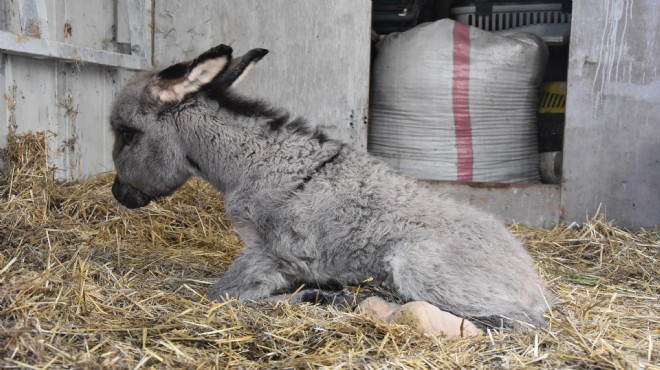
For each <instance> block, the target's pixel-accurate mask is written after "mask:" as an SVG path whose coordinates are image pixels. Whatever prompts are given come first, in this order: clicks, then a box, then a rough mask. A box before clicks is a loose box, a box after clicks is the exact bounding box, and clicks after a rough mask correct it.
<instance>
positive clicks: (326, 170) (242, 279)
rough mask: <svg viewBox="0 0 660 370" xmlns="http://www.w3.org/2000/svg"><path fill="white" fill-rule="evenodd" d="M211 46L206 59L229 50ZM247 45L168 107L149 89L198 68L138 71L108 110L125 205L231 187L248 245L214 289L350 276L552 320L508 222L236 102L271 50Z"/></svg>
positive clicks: (227, 291)
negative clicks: (240, 81)
mask: <svg viewBox="0 0 660 370" xmlns="http://www.w3.org/2000/svg"><path fill="white" fill-rule="evenodd" d="M216 49H217V48H216ZM216 49H212V50H211V51H209V52H208V53H210V54H208V55H206V56H204V55H203V56H201V57H200V58H203V57H204V58H212V57H218V55H220V56H222V55H229V54H230V53H231V49H230V48H228V47H224V46H223V48H221V50H216ZM214 50H215V51H214ZM253 52H254V51H253ZM251 53H252V52H251ZM253 54H256V56H252V57H251V58H252V59H253V60H249V59H248V57H250V53H248V54H246V56H244V57H243V58H238V59H235V60H232V61H231V63H228V66H227V67H226V68H225V69H223V70H222V71H221V72H220V73H219V75H218V76H217V77H215V80H214V82H212V83H209V84H207V85H205V86H204V87H203V88H201V89H200V90H199V91H196V92H194V93H187V94H186V95H185V96H182V97H181V99H180V100H179V101H176V102H174V103H172V102H166V103H162V102H161V101H159V99H158V97H157V94H155V93H154V89H155V88H156V89H157V88H158V87H159V86H160V87H162V86H166V85H167V84H175V83H177V77H180V78H185V75H182V76H183V77H181V76H178V75H177V74H178V73H190V69H191V67H190V66H191V65H194V64H200V63H197V62H196V61H195V62H192V63H190V64H188V66H189V67H188V69H187V70H186V69H185V68H181V67H177V68H178V69H177V68H173V67H171V70H170V71H168V72H167V73H163V72H161V74H158V73H157V72H142V73H139V74H137V75H136V76H135V77H133V78H132V79H131V80H130V81H129V82H128V83H127V85H126V86H125V87H124V88H123V90H122V91H121V92H120V93H119V95H118V96H117V97H116V100H115V103H114V107H113V111H112V117H111V123H112V128H113V131H114V133H115V136H116V141H115V148H114V152H113V155H114V161H115V166H116V169H117V178H116V182H115V185H114V186H113V193H114V194H115V197H116V198H117V199H118V200H119V201H120V202H121V203H122V204H125V205H127V206H129V207H139V206H143V205H145V204H146V203H148V202H149V200H151V199H153V198H156V197H161V196H165V195H168V194H170V193H172V192H173V191H175V190H176V189H177V188H179V187H180V186H181V185H182V184H183V183H184V182H185V181H186V180H187V179H188V178H190V177H191V176H198V177H201V178H203V179H206V180H207V181H209V182H210V183H211V184H213V186H214V187H215V188H217V189H218V190H219V191H220V192H222V193H223V194H224V200H225V204H226V210H227V213H228V215H229V217H230V219H231V220H232V221H233V223H234V225H235V226H236V228H237V230H238V232H239V234H240V236H241V238H242V239H243V241H244V242H245V244H246V247H245V250H244V251H243V253H242V254H241V255H240V256H239V257H238V258H237V259H236V260H235V261H234V263H233V264H232V266H231V267H230V268H229V270H228V271H227V272H226V273H225V274H224V275H223V276H222V278H221V279H220V280H219V281H218V282H217V283H216V284H215V285H214V286H213V287H212V288H211V289H210V290H209V291H208V293H207V295H208V297H209V298H211V299H221V298H223V297H226V296H239V297H240V298H241V299H248V300H259V299H265V298H267V297H270V296H271V295H272V294H273V293H274V292H278V291H282V290H283V289H287V288H289V287H290V285H291V284H292V283H293V282H295V281H307V282H312V283H315V282H316V283H320V284H322V283H324V282H327V281H338V282H340V283H341V284H345V285H349V284H360V283H363V282H364V281H366V280H367V279H370V278H372V279H374V282H375V283H381V284H383V285H384V286H385V287H387V288H389V289H391V290H393V291H394V292H396V294H398V295H399V296H400V297H401V298H402V299H404V300H408V301H412V300H422V301H427V302H430V303H432V304H434V305H436V306H437V307H439V308H441V309H442V310H446V311H449V312H452V313H454V314H457V315H463V316H467V317H470V318H485V319H486V322H487V323H497V322H499V317H504V318H506V319H515V320H522V321H526V322H531V323H533V324H536V325H542V324H543V323H544V319H543V313H544V311H545V310H546V309H547V307H548V304H549V303H551V302H552V296H551V294H550V293H549V292H548V291H547V290H546V289H545V288H543V286H542V284H541V282H540V280H539V278H538V276H537V274H536V273H535V271H534V265H533V261H532V259H531V258H530V256H529V255H528V254H527V252H526V251H525V249H524V248H523V246H522V244H521V242H520V241H518V240H517V239H516V238H515V237H514V236H513V235H512V234H511V233H509V232H508V231H507V230H506V228H505V227H504V225H503V224H502V223H501V222H498V221H497V220H496V219H495V218H494V217H492V216H491V215H489V214H487V213H484V212H482V211H479V210H477V209H475V208H473V207H471V206H468V205H465V204H461V203H458V202H457V201H455V200H453V199H451V198H449V197H447V196H445V195H443V194H439V193H437V192H434V191H433V190H431V189H429V188H427V187H426V186H424V185H422V184H420V183H418V182H416V181H414V180H412V179H410V178H408V177H406V176H403V175H402V174H400V173H398V172H396V171H394V170H392V169H391V168H389V167H388V166H387V165H385V164H384V163H382V162H381V161H379V160H377V159H375V158H374V157H372V156H370V155H369V154H366V153H361V152H357V151H355V150H353V149H352V148H350V147H349V146H347V145H345V144H343V143H341V142H339V141H335V140H327V139H326V138H325V137H324V136H323V135H322V134H320V133H319V132H316V131H314V130H311V129H309V128H308V127H307V126H306V125H305V124H303V123H302V122H300V121H296V120H293V121H291V120H289V119H288V118H287V116H286V115H284V114H282V113H280V112H278V111H276V110H273V109H270V108H268V107H266V106H265V105H264V104H262V103H259V102H254V101H249V100H244V99H242V98H240V97H237V96H236V95H235V94H233V93H232V92H231V88H230V87H229V86H230V85H231V83H232V82H233V80H234V79H236V78H238V76H239V75H241V74H242V71H243V70H244V68H245V67H246V65H247V63H246V62H249V61H252V62H254V61H256V60H258V59H260V58H261V56H263V54H265V51H263V52H255V53H253ZM209 55H210V56H209ZM252 64H253V63H252ZM183 65H184V66H185V65H186V64H183ZM223 76H225V78H224V80H223ZM226 76H232V77H231V81H227V79H228V77H226ZM180 78H179V79H180ZM506 322H508V323H510V321H508V320H505V323H506Z"/></svg>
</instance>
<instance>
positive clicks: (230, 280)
mask: <svg viewBox="0 0 660 370" xmlns="http://www.w3.org/2000/svg"><path fill="white" fill-rule="evenodd" d="M290 283H291V282H290V281H288V280H287V279H286V278H285V276H284V274H282V272H280V271H279V267H278V265H277V263H276V262H275V261H274V260H273V259H272V258H271V257H269V256H268V255H267V254H266V253H264V252H263V247H261V246H258V245H250V246H248V247H247V248H246V249H245V251H244V252H243V254H241V255H240V256H238V257H237V258H236V260H235V261H234V263H233V264H232V265H231V266H230V267H229V270H227V272H225V274H224V275H223V276H222V277H221V278H220V280H218V282H216V283H215V284H214V285H213V286H212V287H211V289H209V291H208V292H206V296H207V297H208V298H209V299H211V300H221V299H224V298H226V297H235V298H239V299H241V300H258V299H263V298H266V297H269V296H270V295H271V294H272V293H273V292H276V291H282V290H283V289H285V288H287V287H288V286H289V284H290Z"/></svg>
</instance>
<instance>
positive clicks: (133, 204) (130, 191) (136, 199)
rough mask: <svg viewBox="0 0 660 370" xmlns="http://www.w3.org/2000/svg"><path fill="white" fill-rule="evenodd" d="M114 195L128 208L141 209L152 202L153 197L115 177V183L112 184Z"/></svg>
mask: <svg viewBox="0 0 660 370" xmlns="http://www.w3.org/2000/svg"><path fill="white" fill-rule="evenodd" d="M112 195H114V197H115V199H117V201H119V203H121V204H122V205H123V206H124V207H126V208H130V209H133V208H140V207H144V206H146V205H147V204H149V202H151V199H152V198H151V197H150V196H149V195H147V194H145V193H143V192H141V191H140V190H138V189H136V188H134V187H132V186H130V185H128V184H124V183H122V182H121V181H119V178H117V177H115V182H114V183H113V184H112Z"/></svg>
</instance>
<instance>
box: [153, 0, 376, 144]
mask: <svg viewBox="0 0 660 370" xmlns="http://www.w3.org/2000/svg"><path fill="white" fill-rule="evenodd" d="M155 25H156V27H155V36H154V38H155V40H154V44H155V46H154V59H155V61H156V63H157V64H159V65H161V66H166V65H169V64H171V63H173V62H178V61H181V60H185V59H187V58H192V57H194V56H195V55H196V54H198V53H200V52H203V51H204V50H206V49H207V48H209V47H211V46H213V45H216V44H219V43H225V44H231V46H232V47H233V48H234V50H235V54H236V55H240V54H242V53H244V52H246V51H247V50H249V49H252V48H266V49H269V50H270V51H271V52H270V54H268V55H267V56H266V57H265V58H264V59H263V60H262V61H261V62H260V63H259V64H258V65H257V67H256V68H254V69H253V71H252V73H251V75H250V76H249V77H248V78H246V79H245V81H243V83H242V84H241V85H240V86H239V90H240V91H241V92H243V93H245V94H247V95H250V96H256V97H260V98H263V99H265V100H267V101H270V102H272V103H274V104H275V105H278V106H281V107H283V108H285V109H287V110H289V111H290V112H292V113H293V114H295V115H302V116H305V117H307V118H308V119H309V120H310V122H311V123H313V124H316V125H318V126H320V127H322V128H324V129H325V130H326V131H327V132H328V134H329V135H330V136H332V137H335V138H340V139H343V140H345V141H347V142H349V143H351V144H353V145H354V146H355V147H357V148H360V149H362V150H366V133H367V114H368V110H367V104H368V96H369V53H370V26H371V1H369V0H333V1H327V0H269V1H244V0H222V1H196V2H194V5H193V4H192V3H191V2H181V1H175V0H163V1H158V2H156V3H155Z"/></svg>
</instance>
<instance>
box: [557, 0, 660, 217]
mask: <svg viewBox="0 0 660 370" xmlns="http://www.w3.org/2000/svg"><path fill="white" fill-rule="evenodd" d="M658 14H660V2H658V1H656V0H635V1H629V0H606V1H603V0H580V1H574V2H573V24H572V35H571V50H570V61H569V74H568V97H567V106H566V130H565V142H564V181H563V187H562V193H561V206H562V209H563V216H562V220H563V221H567V222H569V221H582V220H584V218H585V216H586V215H591V214H593V213H594V212H595V211H596V210H597V209H598V208H599V207H600V208H601V211H604V212H605V214H606V216H607V217H608V218H611V219H614V220H616V221H617V222H618V223H619V224H620V225H623V226H626V227H630V228H639V227H654V226H655V227H657V226H659V225H660V21H659V20H658Z"/></svg>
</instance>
